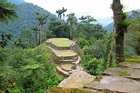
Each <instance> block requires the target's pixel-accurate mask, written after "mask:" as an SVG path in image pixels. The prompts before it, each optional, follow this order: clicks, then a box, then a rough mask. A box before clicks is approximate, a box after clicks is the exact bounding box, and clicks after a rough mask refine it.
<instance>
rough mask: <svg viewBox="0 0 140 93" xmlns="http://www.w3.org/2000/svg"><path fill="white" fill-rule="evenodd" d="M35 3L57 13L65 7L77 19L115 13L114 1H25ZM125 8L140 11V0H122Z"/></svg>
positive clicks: (103, 16) (108, 15)
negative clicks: (139, 0) (113, 10)
mask: <svg viewBox="0 0 140 93" xmlns="http://www.w3.org/2000/svg"><path fill="white" fill-rule="evenodd" d="M25 1H26V2H31V3H34V4H36V5H38V6H41V7H42V8H44V9H46V10H48V11H50V12H51V13H55V11H56V10H58V9H61V8H62V7H65V8H66V9H68V11H67V14H68V13H70V12H74V13H75V15H76V16H77V17H81V16H82V15H84V16H86V15H91V16H92V17H94V18H96V19H99V18H101V19H103V18H106V17H110V18H111V17H112V15H113V12H112V10H111V8H110V4H111V3H112V1H113V0H25ZM121 2H122V3H123V4H124V6H125V9H124V10H125V11H131V10H135V9H140V3H138V0H121Z"/></svg>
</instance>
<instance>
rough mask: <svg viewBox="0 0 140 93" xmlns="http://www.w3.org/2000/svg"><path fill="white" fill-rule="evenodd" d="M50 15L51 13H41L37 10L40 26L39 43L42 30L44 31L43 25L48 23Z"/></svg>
mask: <svg viewBox="0 0 140 93" xmlns="http://www.w3.org/2000/svg"><path fill="white" fill-rule="evenodd" d="M48 17H49V15H46V14H43V15H40V12H36V20H37V21H38V24H39V26H40V30H39V32H38V36H39V37H38V39H39V40H38V42H39V45H40V43H41V32H42V31H43V26H44V25H45V24H46V23H47V18H48Z"/></svg>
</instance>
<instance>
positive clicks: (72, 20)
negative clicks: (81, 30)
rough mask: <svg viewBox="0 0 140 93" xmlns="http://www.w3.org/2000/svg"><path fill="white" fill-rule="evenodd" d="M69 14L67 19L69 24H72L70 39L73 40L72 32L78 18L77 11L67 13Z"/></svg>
mask: <svg viewBox="0 0 140 93" xmlns="http://www.w3.org/2000/svg"><path fill="white" fill-rule="evenodd" d="M67 16H68V19H67V22H68V24H69V25H70V39H71V40H72V38H73V37H72V36H73V35H72V32H73V28H74V26H75V25H76V23H77V18H76V16H75V13H70V14H68V15H67Z"/></svg>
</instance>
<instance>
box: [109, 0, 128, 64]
mask: <svg viewBox="0 0 140 93" xmlns="http://www.w3.org/2000/svg"><path fill="white" fill-rule="evenodd" d="M122 8H123V5H122V4H121V2H120V0H113V3H112V10H113V16H114V17H113V19H114V30H115V33H116V35H117V36H116V38H115V43H116V45H115V46H116V63H117V64H118V63H120V62H123V61H124V32H126V31H127V27H128V26H129V23H128V22H127V21H126V20H125V19H126V15H125V14H124V13H123V11H122Z"/></svg>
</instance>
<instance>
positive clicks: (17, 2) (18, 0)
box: [7, 0, 25, 5]
mask: <svg viewBox="0 0 140 93" xmlns="http://www.w3.org/2000/svg"><path fill="white" fill-rule="evenodd" d="M7 1H8V2H11V3H14V4H16V5H18V4H21V3H25V1H24V0H7Z"/></svg>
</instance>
